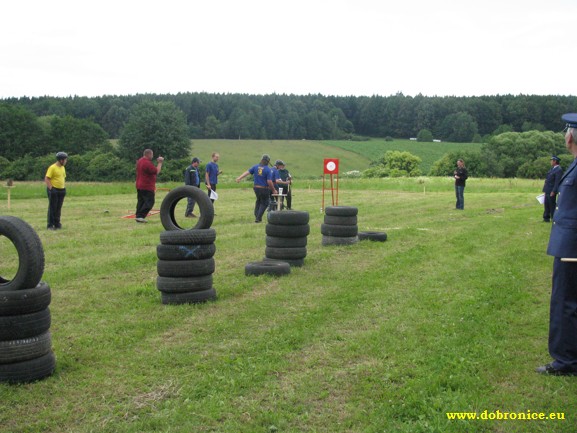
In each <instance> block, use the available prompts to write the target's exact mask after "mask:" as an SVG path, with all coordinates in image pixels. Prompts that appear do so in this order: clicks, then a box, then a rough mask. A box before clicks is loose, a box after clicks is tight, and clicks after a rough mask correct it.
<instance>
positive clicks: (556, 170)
mask: <svg viewBox="0 0 577 433" xmlns="http://www.w3.org/2000/svg"><path fill="white" fill-rule="evenodd" d="M561 176H563V169H562V168H561V166H560V165H559V158H557V157H556V156H552V157H551V170H549V171H548V172H547V176H546V177H545V184H544V185H543V192H544V193H545V197H543V198H544V203H543V206H544V207H545V210H544V212H543V221H544V222H546V223H548V222H549V221H551V219H553V215H554V214H555V206H556V204H557V193H558V192H559V182H561Z"/></svg>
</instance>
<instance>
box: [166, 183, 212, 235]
mask: <svg viewBox="0 0 577 433" xmlns="http://www.w3.org/2000/svg"><path fill="white" fill-rule="evenodd" d="M189 197H190V198H193V199H194V200H195V201H196V204H198V208H199V212H200V216H199V217H198V220H196V225H195V226H194V227H192V230H195V229H208V228H210V226H211V225H212V221H213V220H214V206H213V205H212V201H210V198H209V197H208V195H207V194H206V193H205V192H204V191H202V190H201V189H200V188H197V187H196V186H191V185H182V186H179V187H177V188H174V189H173V190H171V191H169V193H168V194H166V197H164V200H162V204H161V206H160V221H161V222H162V226H163V227H164V228H165V230H185V229H184V228H183V227H181V226H180V225H179V224H178V223H177V222H176V218H175V216H174V210H175V208H176V205H177V204H178V202H179V201H180V200H182V199H185V198H186V199H187V198H189Z"/></svg>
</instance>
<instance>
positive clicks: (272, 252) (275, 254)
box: [264, 247, 307, 260]
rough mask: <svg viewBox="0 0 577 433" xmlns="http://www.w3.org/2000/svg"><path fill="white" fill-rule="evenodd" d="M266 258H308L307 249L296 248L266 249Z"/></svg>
mask: <svg viewBox="0 0 577 433" xmlns="http://www.w3.org/2000/svg"><path fill="white" fill-rule="evenodd" d="M264 254H265V256H266V257H268V258H269V259H279V260H284V259H304V258H305V257H306V256H307V249H306V247H296V248H275V247H266V248H265V252H264Z"/></svg>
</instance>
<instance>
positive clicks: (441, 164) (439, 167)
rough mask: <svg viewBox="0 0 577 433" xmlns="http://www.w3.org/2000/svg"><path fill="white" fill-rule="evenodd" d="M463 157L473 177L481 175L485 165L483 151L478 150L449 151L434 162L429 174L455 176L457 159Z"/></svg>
mask: <svg viewBox="0 0 577 433" xmlns="http://www.w3.org/2000/svg"><path fill="white" fill-rule="evenodd" d="M458 159H462V160H463V161H464V162H465V167H467V172H468V173H469V176H471V177H480V176H482V175H484V173H482V174H481V170H482V167H483V162H482V158H481V153H480V152H478V151H465V152H449V153H446V154H445V155H443V157H442V158H441V159H439V160H437V161H435V162H434V163H433V165H432V166H431V170H430V171H429V176H453V173H454V171H455V168H456V167H457V160H458Z"/></svg>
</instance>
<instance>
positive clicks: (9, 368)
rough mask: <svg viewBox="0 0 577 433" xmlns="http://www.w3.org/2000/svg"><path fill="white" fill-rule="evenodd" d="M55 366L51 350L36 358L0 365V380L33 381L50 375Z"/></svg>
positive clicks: (14, 381) (10, 381)
mask: <svg viewBox="0 0 577 433" xmlns="http://www.w3.org/2000/svg"><path fill="white" fill-rule="evenodd" d="M55 368H56V358H55V357H54V352H52V350H51V351H49V352H48V353H46V354H45V355H42V356H40V357H38V358H34V359H29V360H27V361H22V362H14V363H12V364H3V365H0V382H8V383H25V382H33V381H35V380H40V379H43V378H45V377H47V376H50V375H51V374H52V373H54V370H55Z"/></svg>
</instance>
